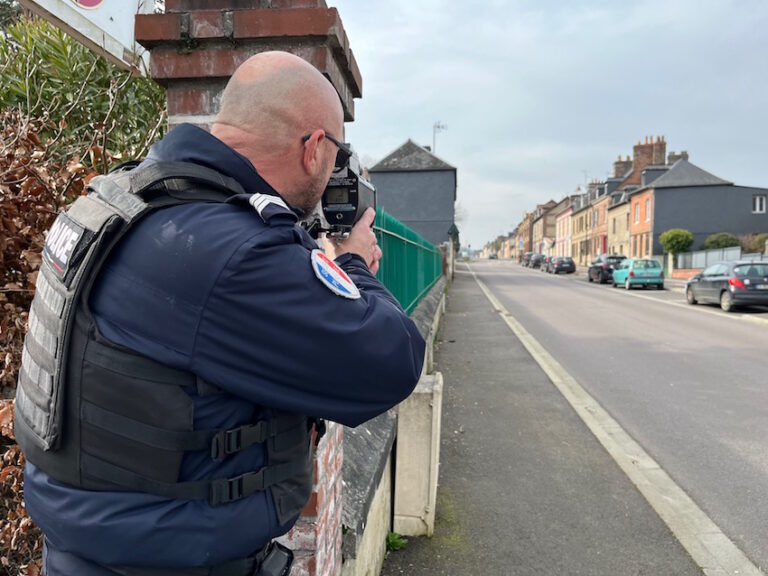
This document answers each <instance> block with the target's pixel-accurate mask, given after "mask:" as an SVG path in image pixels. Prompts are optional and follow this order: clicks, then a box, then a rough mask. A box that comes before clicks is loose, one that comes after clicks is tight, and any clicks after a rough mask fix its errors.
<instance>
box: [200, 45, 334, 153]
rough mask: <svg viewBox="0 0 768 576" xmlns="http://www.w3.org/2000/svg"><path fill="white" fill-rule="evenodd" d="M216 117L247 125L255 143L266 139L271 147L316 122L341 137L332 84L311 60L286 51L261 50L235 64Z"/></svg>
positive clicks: (241, 126) (291, 139)
mask: <svg viewBox="0 0 768 576" xmlns="http://www.w3.org/2000/svg"><path fill="white" fill-rule="evenodd" d="M214 123H215V125H216V124H219V125H225V126H229V127H232V128H237V129H239V130H242V131H245V132H247V133H248V134H249V136H250V137H251V138H252V139H253V144H254V145H255V146H257V147H261V145H262V144H267V143H268V144H269V148H270V149H271V150H275V149H276V148H278V149H284V148H286V147H287V146H289V145H290V144H291V143H292V142H296V141H298V140H299V139H300V138H301V137H302V135H303V134H305V133H306V132H308V131H310V130H313V129H316V128H322V129H325V130H328V131H329V132H331V133H333V134H334V135H335V136H337V137H339V138H340V137H341V134H338V133H337V132H338V130H339V126H343V111H342V108H341V102H340V100H339V97H338V95H337V94H336V90H335V89H334V88H333V86H332V85H331V83H330V82H328V80H326V78H325V77H324V76H323V75H322V74H321V73H320V72H319V71H318V70H317V69H316V68H315V67H314V66H312V65H311V64H309V63H308V62H306V61H305V60H303V59H301V58H299V57H298V56H294V55H293V54H289V53H287V52H262V53H261V54H257V55H255V56H252V57H251V58H249V59H248V60H246V61H245V62H244V63H243V64H242V65H240V67H238V68H237V70H235V73H234V74H233V75H232V78H230V80H229V83H228V84H227V87H226V88H225V89H224V92H223V93H222V96H221V106H220V109H219V114H218V115H217V116H216V119H215V121H214ZM215 125H214V133H215V130H216V126H215Z"/></svg>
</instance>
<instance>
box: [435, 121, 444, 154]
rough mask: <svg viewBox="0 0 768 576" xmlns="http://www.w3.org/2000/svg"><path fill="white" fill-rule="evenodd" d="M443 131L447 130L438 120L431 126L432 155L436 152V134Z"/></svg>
mask: <svg viewBox="0 0 768 576" xmlns="http://www.w3.org/2000/svg"><path fill="white" fill-rule="evenodd" d="M443 130H448V126H446V125H445V124H442V123H441V122H440V120H438V121H437V122H435V123H434V124H432V154H435V152H436V151H437V138H436V136H437V133H438V132H442V131H443Z"/></svg>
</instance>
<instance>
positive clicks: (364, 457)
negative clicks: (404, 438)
mask: <svg viewBox="0 0 768 576" xmlns="http://www.w3.org/2000/svg"><path fill="white" fill-rule="evenodd" d="M445 286H446V280H445V278H442V279H440V280H439V281H438V283H437V284H436V285H435V286H433V287H432V289H431V290H430V292H429V293H428V294H427V296H425V297H424V299H423V300H422V301H421V302H420V303H419V305H418V306H417V307H416V309H414V311H413V313H412V314H411V319H413V321H414V322H415V323H416V326H417V327H418V329H419V333H420V334H421V335H422V337H423V338H424V339H425V341H426V342H427V350H426V357H425V361H424V371H423V373H422V377H421V380H420V381H419V385H418V386H417V390H416V391H415V392H414V394H413V395H412V396H411V397H409V398H408V399H406V400H405V401H404V402H403V403H402V404H401V405H400V406H398V407H396V408H393V409H392V410H390V411H389V412H387V413H385V414H381V415H380V416H378V417H377V418H374V419H373V420H370V421H368V422H366V423H364V424H362V425H360V426H358V427H357V428H345V429H344V462H343V464H342V474H341V476H342V484H343V491H342V525H343V538H342V556H343V564H342V568H341V574H342V576H376V575H377V574H379V573H380V572H381V567H382V565H383V563H384V557H385V556H386V538H387V534H388V533H389V532H390V531H391V530H392V521H393V510H394V508H395V506H396V505H397V503H399V507H400V512H401V514H405V515H408V516H414V517H415V516H421V515H424V512H425V509H426V510H427V515H426V523H423V522H422V523H420V529H419V533H421V534H431V533H432V530H433V528H434V507H435V505H434V501H435V494H436V489H437V458H438V449H439V438H440V430H439V414H440V399H441V397H442V396H441V395H438V397H437V400H436V401H435V400H434V399H430V400H427V401H426V402H425V401H424V400H425V391H426V390H427V389H428V390H429V392H430V393H432V392H434V391H435V389H436V387H435V383H436V382H440V383H442V377H441V375H440V374H439V373H435V374H431V372H432V371H433V357H434V353H433V347H434V341H435V335H436V334H437V328H438V325H439V320H440V317H441V315H442V313H443V311H444V309H445ZM427 384H429V385H427ZM437 388H439V391H441V390H442V388H441V386H438V387H437ZM419 408H422V409H421V410H420V409H419ZM435 418H437V419H438V420H437V421H436V422H435V423H434V424H430V425H429V426H424V425H423V424H424V422H426V419H428V420H429V421H430V422H433V420H434V419H435ZM414 422H415V423H416V425H414ZM419 424H421V425H419ZM435 425H436V426H437V429H436V430H435ZM403 426H405V427H406V428H407V429H409V430H411V429H413V430H418V434H419V438H409V440H410V445H411V446H414V445H415V446H416V447H418V448H424V447H428V449H427V451H428V452H429V455H430V457H429V458H426V459H424V460H421V459H420V458H419V457H418V456H415V455H414V454H413V450H411V449H409V448H408V447H407V446H405V447H404V450H401V448H400V446H398V431H400V430H403ZM423 451H424V450H422V452H423ZM408 454H410V456H407V455H408ZM404 457H407V458H409V461H408V462H407V463H404V462H403V458H404ZM414 458H417V461H410V460H413V459H414ZM403 472H406V474H403ZM412 493H418V494H420V495H421V496H422V497H421V498H417V499H416V500H413V498H411V500H407V499H406V500H403V498H402V494H412ZM398 494H400V495H401V497H400V498H399V499H398V496H397V495H398ZM393 495H394V501H393ZM430 510H431V512H432V513H431V514H429V511H430ZM396 523H397V521H396ZM411 532H412V531H411Z"/></svg>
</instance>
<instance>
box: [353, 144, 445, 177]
mask: <svg viewBox="0 0 768 576" xmlns="http://www.w3.org/2000/svg"><path fill="white" fill-rule="evenodd" d="M412 170H456V168H454V167H453V166H451V165H450V164H448V163H447V162H445V161H443V160H441V159H440V158H438V157H437V156H435V155H434V154H432V152H430V151H429V150H427V149H425V148H424V147H423V146H419V145H418V144H416V143H415V142H414V141H413V140H411V139H410V138H409V139H408V141H407V142H406V143H405V144H403V145H402V146H400V148H398V149H397V150H395V151H394V152H392V153H391V154H389V156H387V157H386V158H384V160H382V161H381V162H379V163H377V164H376V165H375V166H373V167H372V168H370V169H369V170H368V171H369V172H401V171H402V172H408V171H412Z"/></svg>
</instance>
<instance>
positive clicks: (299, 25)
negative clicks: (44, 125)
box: [135, 0, 362, 576]
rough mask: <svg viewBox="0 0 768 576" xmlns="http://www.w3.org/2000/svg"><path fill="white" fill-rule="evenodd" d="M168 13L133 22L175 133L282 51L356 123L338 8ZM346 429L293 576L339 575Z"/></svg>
mask: <svg viewBox="0 0 768 576" xmlns="http://www.w3.org/2000/svg"><path fill="white" fill-rule="evenodd" d="M165 9H166V12H165V14H144V15H142V14H139V15H137V16H136V27H135V34H136V41H137V42H139V43H140V44H141V45H143V46H144V47H146V48H148V49H149V50H150V73H151V76H152V78H153V79H154V80H156V81H157V82H158V83H160V84H161V85H163V86H165V88H166V90H167V110H168V120H169V124H170V126H171V127H173V126H175V125H178V124H180V123H182V122H189V123H191V124H196V125H198V126H201V127H203V128H206V129H207V128H209V127H210V125H211V123H212V121H213V118H214V117H215V115H216V113H217V111H218V109H219V103H220V95H221V91H222V90H223V88H224V86H225V85H226V83H227V81H228V80H229V77H230V76H231V75H232V73H233V72H234V70H235V68H237V66H238V65H240V64H241V63H242V62H244V61H245V60H246V59H248V58H249V57H250V56H252V55H254V54H257V53H259V52H264V51H267V50H284V51H286V52H291V53H293V54H296V55H297V56H300V57H301V58H304V59H305V60H306V61H308V62H310V63H311V64H312V65H314V66H315V67H316V68H317V69H318V70H320V72H322V73H323V75H324V76H325V77H326V78H328V80H329V81H330V82H331V83H332V84H333V86H334V88H335V89H336V92H337V93H338V94H339V98H340V100H341V103H342V105H343V107H344V119H345V121H347V122H351V121H352V120H354V100H353V99H354V98H360V97H361V96H362V78H361V76H360V70H359V69H358V67H357V63H356V62H355V58H354V56H353V54H352V51H351V50H350V48H349V40H348V38H347V35H346V33H345V32H344V26H343V24H342V22H341V19H340V17H339V14H338V11H337V10H336V9H335V8H328V7H327V5H326V3H325V0H166V1H165ZM342 430H343V427H342V426H340V425H337V424H332V423H329V426H328V432H327V434H326V436H325V437H324V438H323V439H322V440H321V442H320V445H319V446H318V451H317V454H316V455H315V479H314V486H313V491H312V497H311V499H310V501H309V503H308V504H307V506H306V508H305V509H304V510H303V512H302V514H301V518H300V519H299V521H298V522H297V524H296V526H294V528H293V530H291V532H289V533H288V534H287V535H286V536H284V537H283V538H282V541H283V542H284V543H285V544H286V545H287V546H288V547H290V548H291V549H293V550H294V553H295V556H296V561H295V563H294V568H293V570H292V571H291V574H292V576H336V575H338V574H341V560H342V558H341V536H342V534H341V486H342V483H341V467H342V461H343V449H342Z"/></svg>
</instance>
